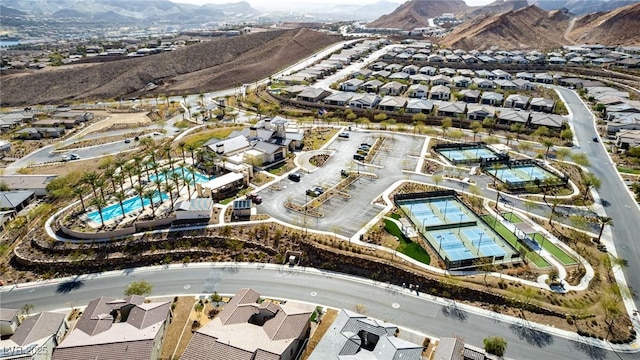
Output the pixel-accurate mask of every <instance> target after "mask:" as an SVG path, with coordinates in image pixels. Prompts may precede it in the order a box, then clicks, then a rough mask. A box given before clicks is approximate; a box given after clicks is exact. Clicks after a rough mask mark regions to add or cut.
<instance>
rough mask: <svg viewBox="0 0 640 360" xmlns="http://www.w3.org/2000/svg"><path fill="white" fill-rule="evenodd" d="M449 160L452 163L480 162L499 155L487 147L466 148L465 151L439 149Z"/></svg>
mask: <svg viewBox="0 0 640 360" xmlns="http://www.w3.org/2000/svg"><path fill="white" fill-rule="evenodd" d="M437 151H438V152H439V153H440V154H441V155H442V156H444V157H445V158H447V160H449V161H452V162H459V161H469V160H472V161H474V162H480V160H481V159H492V158H495V157H497V154H496V153H494V152H493V151H491V150H489V149H487V148H485V147H481V146H479V147H475V148H465V149H438V150H437Z"/></svg>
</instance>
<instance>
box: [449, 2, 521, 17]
mask: <svg viewBox="0 0 640 360" xmlns="http://www.w3.org/2000/svg"><path fill="white" fill-rule="evenodd" d="M527 6H529V4H528V3H527V0H495V1H494V2H492V3H490V4H487V5H485V6H473V7H470V8H469V9H468V10H467V11H466V12H464V13H462V14H459V15H461V16H464V18H466V19H473V18H474V17H476V16H481V15H487V14H500V13H503V12H507V11H512V10H518V9H522V8H524V7H527Z"/></svg>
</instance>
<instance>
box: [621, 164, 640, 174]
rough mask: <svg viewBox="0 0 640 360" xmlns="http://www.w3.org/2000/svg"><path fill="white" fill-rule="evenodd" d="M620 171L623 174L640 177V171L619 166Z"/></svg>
mask: <svg viewBox="0 0 640 360" xmlns="http://www.w3.org/2000/svg"><path fill="white" fill-rule="evenodd" d="M618 171H619V172H621V173H627V174H636V175H640V169H632V168H626V167H622V166H618Z"/></svg>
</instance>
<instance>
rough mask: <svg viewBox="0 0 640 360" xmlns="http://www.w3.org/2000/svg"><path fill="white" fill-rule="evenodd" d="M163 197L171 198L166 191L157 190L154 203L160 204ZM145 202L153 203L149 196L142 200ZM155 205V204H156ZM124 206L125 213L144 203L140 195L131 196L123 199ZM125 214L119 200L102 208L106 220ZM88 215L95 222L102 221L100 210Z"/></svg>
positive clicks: (146, 204)
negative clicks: (160, 192)
mask: <svg viewBox="0 0 640 360" xmlns="http://www.w3.org/2000/svg"><path fill="white" fill-rule="evenodd" d="M161 198H162V201H164V200H167V199H168V198H169V196H168V195H167V194H165V193H162V196H161V195H160V194H159V193H158V192H157V191H156V192H155V194H154V195H153V203H154V204H158V203H159V202H160V199H161ZM142 201H143V202H144V206H145V207H146V206H149V205H150V204H151V201H150V200H149V199H147V198H145V199H143V200H142ZM154 206H155V205H154ZM122 207H123V208H124V214H128V213H130V212H133V211H136V210H138V209H141V208H142V203H141V202H140V196H134V197H130V198H128V199H126V200H123V201H122ZM124 214H122V208H121V207H120V203H119V202H117V203H115V204H111V205H109V206H107V207H105V208H103V209H102V218H103V219H104V221H105V222H107V221H109V220H113V219H115V218H119V217H122V216H124ZM87 217H88V218H89V219H90V220H91V221H94V222H97V223H100V213H99V212H98V210H96V211H93V212H90V213H89V214H87Z"/></svg>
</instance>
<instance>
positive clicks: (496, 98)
mask: <svg viewBox="0 0 640 360" xmlns="http://www.w3.org/2000/svg"><path fill="white" fill-rule="evenodd" d="M503 101H504V95H502V94H500V93H496V92H492V91H485V92H484V93H482V96H481V97H480V103H481V104H484V105H497V106H500V105H502V102H503Z"/></svg>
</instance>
